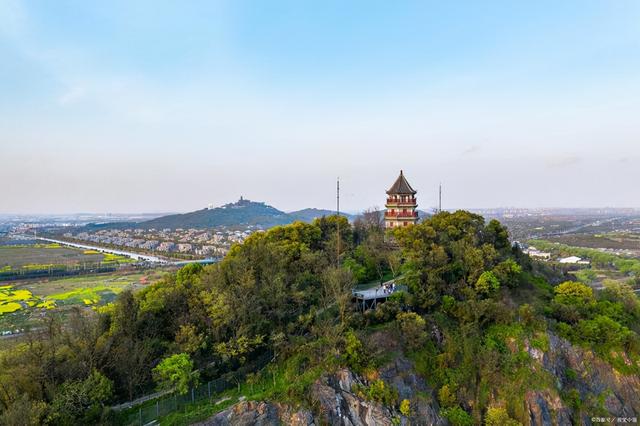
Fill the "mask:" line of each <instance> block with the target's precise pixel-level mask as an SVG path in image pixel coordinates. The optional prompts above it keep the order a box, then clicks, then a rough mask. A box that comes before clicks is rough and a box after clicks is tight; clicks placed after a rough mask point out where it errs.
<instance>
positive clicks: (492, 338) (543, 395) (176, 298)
mask: <svg viewBox="0 0 640 426" xmlns="http://www.w3.org/2000/svg"><path fill="white" fill-rule="evenodd" d="M338 229H340V232H339V233H338ZM391 237H393V238H391ZM543 272H544V273H543ZM389 276H396V277H399V278H398V280H399V281H401V282H402V283H403V284H404V285H405V286H406V288H407V291H406V292H402V293H398V294H395V295H394V296H393V297H392V298H391V300H389V301H387V302H385V303H383V304H380V305H378V307H377V309H375V310H369V311H366V312H359V311H357V310H356V309H355V307H354V305H353V303H352V301H351V289H352V288H353V286H354V285H355V284H356V283H358V282H359V283H367V282H379V281H381V280H383V279H386V278H388V277H389ZM559 281H560V280H559V279H558V277H556V276H554V275H553V273H550V272H548V271H542V270H539V266H537V265H535V264H532V263H531V261H530V260H529V258H528V257H526V256H524V255H523V254H522V253H521V252H520V251H519V250H518V249H514V248H512V246H511V244H510V242H509V239H508V233H507V230H506V229H505V228H504V227H503V226H502V225H501V224H500V223H499V222H497V221H491V222H489V223H485V221H484V219H483V218H482V217H480V216H478V215H474V214H471V213H468V212H464V211H458V212H456V213H447V212H443V213H440V214H437V215H435V216H433V217H431V218H429V219H427V220H425V221H424V222H423V223H421V224H419V225H415V226H410V227H407V228H404V229H399V230H397V231H396V232H395V234H393V236H391V235H386V236H385V233H384V230H383V229H382V228H381V226H380V221H379V218H375V217H364V218H362V219H360V220H358V221H356V222H355V223H354V224H353V225H350V224H349V223H348V221H347V220H346V218H344V217H336V216H331V217H323V218H320V219H316V220H315V221H314V222H313V223H311V224H307V223H302V222H296V223H294V224H291V225H286V226H279V227H275V228H273V229H271V230H269V231H267V232H264V233H256V234H253V235H251V236H250V237H249V238H248V239H247V240H246V241H245V242H244V243H243V244H242V245H236V246H234V247H233V248H232V250H231V251H230V253H229V254H228V255H227V256H226V258H225V259H224V260H223V261H222V262H220V263H219V264H216V265H212V266H208V267H206V268H202V267H201V266H198V265H189V266H187V267H185V268H183V269H181V270H180V271H179V272H178V273H177V274H175V275H171V276H168V277H166V278H164V279H163V280H162V281H161V282H160V283H158V284H155V285H153V286H150V287H149V288H146V289H145V290H143V291H141V292H139V293H137V294H132V293H131V292H128V291H123V292H122V293H121V294H120V295H119V296H118V298H117V300H116V301H115V302H114V303H113V304H111V305H108V306H106V307H102V308H100V309H98V310H97V311H96V312H95V313H92V314H87V313H85V312H84V311H80V310H78V311H76V312H75V313H74V314H73V315H72V316H71V318H70V320H69V323H67V324H66V325H65V326H64V327H63V325H62V324H61V323H60V321H59V319H57V318H56V317H55V316H48V317H47V318H45V320H44V321H45V324H44V326H43V328H42V329H40V330H38V332H34V333H33V335H32V339H30V340H29V341H28V343H26V344H23V345H21V346H18V347H16V348H14V349H12V350H11V351H6V352H3V353H1V354H0V423H3V424H98V423H101V424H118V423H119V422H122V421H123V420H122V417H121V416H119V415H118V414H117V413H114V412H113V411H112V410H110V409H109V406H110V405H112V404H114V403H116V402H122V401H125V400H130V399H133V398H135V397H137V396H139V395H141V394H144V393H149V392H153V391H154V390H156V389H166V390H170V391H174V392H178V393H183V392H186V391H188V389H189V388H190V386H192V385H194V384H196V383H198V382H205V381H207V380H210V379H214V378H217V377H220V376H222V375H224V374H225V373H228V372H230V371H234V370H236V369H238V368H249V369H250V368H251V366H252V365H253V362H254V361H255V360H258V359H262V358H264V356H265V355H268V356H269V357H271V358H273V361H272V362H271V363H270V364H269V365H268V366H267V367H265V368H262V369H259V370H257V369H256V370H255V371H254V373H253V374H249V375H248V376H247V377H246V379H245V380H244V381H243V382H239V383H238V386H237V388H236V389H233V390H231V391H228V392H226V393H225V394H224V396H226V397H228V398H230V399H229V400H226V401H229V403H235V402H236V401H237V400H238V397H239V396H241V395H242V396H244V397H246V399H247V400H246V401H244V402H240V403H238V404H237V405H235V406H234V407H233V408H232V409H229V408H226V407H227V406H228V405H229V404H220V405H216V404H212V403H210V402H207V403H206V404H204V405H199V406H198V407H195V408H194V411H193V412H187V413H175V414H173V415H171V416H170V417H167V418H165V419H164V420H163V421H164V422H165V424H188V423H189V422H192V421H197V420H204V419H206V418H208V417H210V418H211V419H210V422H211V423H212V424H229V422H231V424H252V423H253V422H256V421H257V419H260V420H261V421H263V424H277V423H278V422H282V423H294V422H295V423H297V424H312V423H314V424H327V423H328V424H347V421H348V422H350V423H352V424H357V423H359V424H399V423H401V422H403V421H409V422H410V423H411V424H446V423H449V424H452V425H472V424H487V425H505V424H506V425H516V424H531V423H533V424H571V423H576V424H580V423H584V422H586V423H590V422H591V421H590V419H591V417H593V416H599V415H602V416H608V415H611V416H637V415H638V414H639V413H640V402H639V401H638V399H637V395H638V394H640V380H639V379H638V375H639V372H640V339H639V337H638V332H639V331H640V305H639V303H638V298H637V296H635V294H634V293H633V292H632V291H631V290H630V289H629V287H628V286H626V285H625V284H621V283H616V284H615V285H614V284H612V285H610V286H609V287H607V288H605V289H604V290H603V291H601V292H594V291H593V290H592V289H591V288H590V287H588V286H586V285H584V284H581V283H579V282H573V281H572V282H559ZM222 396H223V395H220V397H222ZM222 410H224V412H223V413H219V414H217V415H216V412H219V411H222ZM225 422H227V423H225Z"/></svg>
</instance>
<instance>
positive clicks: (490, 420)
mask: <svg viewBox="0 0 640 426" xmlns="http://www.w3.org/2000/svg"><path fill="white" fill-rule="evenodd" d="M484 423H485V425H487V426H518V425H520V426H521V425H522V423H520V422H519V421H517V420H514V419H512V418H511V417H509V414H507V410H506V409H504V408H501V407H490V408H489V409H488V410H487V414H485V416H484Z"/></svg>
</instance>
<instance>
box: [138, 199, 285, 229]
mask: <svg viewBox="0 0 640 426" xmlns="http://www.w3.org/2000/svg"><path fill="white" fill-rule="evenodd" d="M292 221H293V220H292V219H291V217H290V216H289V215H288V214H287V213H285V212H283V211H281V210H278V209H276V208H275V207H271V206H269V205H267V204H265V203H261V202H255V201H250V200H245V199H242V198H241V199H240V200H239V201H237V202H235V203H229V204H225V205H224V206H221V207H216V208H214V209H203V210H197V211H194V212H190V213H183V214H172V215H169V216H162V217H158V218H156V219H152V220H148V221H145V222H140V223H138V227H143V228H156V229H164V228H171V229H175V228H214V227H216V226H239V225H254V226H261V227H265V228H268V227H271V226H275V225H283V224H286V223H290V222H292Z"/></svg>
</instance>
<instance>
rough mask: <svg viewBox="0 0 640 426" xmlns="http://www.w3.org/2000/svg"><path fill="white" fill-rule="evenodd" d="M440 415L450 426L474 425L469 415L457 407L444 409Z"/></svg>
mask: <svg viewBox="0 0 640 426" xmlns="http://www.w3.org/2000/svg"><path fill="white" fill-rule="evenodd" d="M440 413H441V414H442V415H443V416H444V417H445V418H446V419H447V420H449V423H450V424H451V426H472V425H473V423H474V422H473V418H472V417H471V415H469V413H467V412H466V411H464V410H463V409H462V408H460V407H459V406H456V407H450V408H445V409H444V410H442V411H441V412H440Z"/></svg>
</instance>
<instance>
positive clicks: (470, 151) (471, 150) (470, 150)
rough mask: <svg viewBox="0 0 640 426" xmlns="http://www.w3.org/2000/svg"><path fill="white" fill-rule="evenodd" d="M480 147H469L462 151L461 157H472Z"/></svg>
mask: <svg viewBox="0 0 640 426" xmlns="http://www.w3.org/2000/svg"><path fill="white" fill-rule="evenodd" d="M481 148H482V147H481V146H480V145H470V146H468V147H467V148H466V149H465V150H464V151H462V156H463V157H464V156H467V155H472V154H475V153H476V152H478V151H480V149H481Z"/></svg>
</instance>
